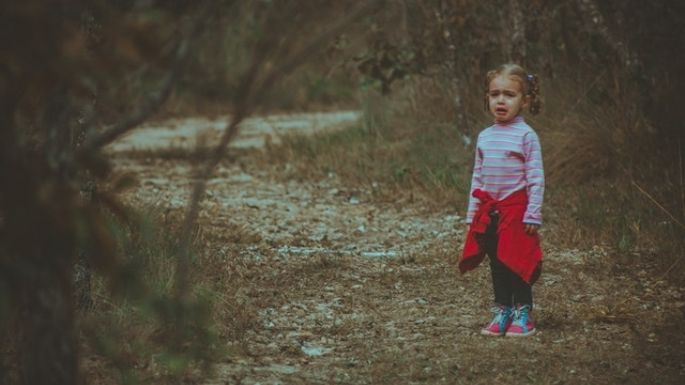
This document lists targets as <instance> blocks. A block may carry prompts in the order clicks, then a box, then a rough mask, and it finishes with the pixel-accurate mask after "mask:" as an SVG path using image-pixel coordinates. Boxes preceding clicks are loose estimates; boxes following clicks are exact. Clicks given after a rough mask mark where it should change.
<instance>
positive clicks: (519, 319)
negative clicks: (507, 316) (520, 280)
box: [506, 305, 535, 337]
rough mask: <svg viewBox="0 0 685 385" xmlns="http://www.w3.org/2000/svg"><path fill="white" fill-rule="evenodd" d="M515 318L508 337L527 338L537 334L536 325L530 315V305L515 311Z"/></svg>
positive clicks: (519, 307)
mask: <svg viewBox="0 0 685 385" xmlns="http://www.w3.org/2000/svg"><path fill="white" fill-rule="evenodd" d="M513 318H514V320H513V321H512V322H511V325H509V328H508V329H507V334H506V335H507V337H527V336H529V335H531V334H535V323H534V322H533V318H532V317H531V315H530V305H522V306H518V307H517V308H516V310H514V317H513Z"/></svg>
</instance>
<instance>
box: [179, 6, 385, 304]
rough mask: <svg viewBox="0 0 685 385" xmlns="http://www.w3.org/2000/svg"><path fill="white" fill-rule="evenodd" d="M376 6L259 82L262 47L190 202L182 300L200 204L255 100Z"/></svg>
mask: <svg viewBox="0 0 685 385" xmlns="http://www.w3.org/2000/svg"><path fill="white" fill-rule="evenodd" d="M375 5H376V2H375V1H371V2H365V3H364V4H362V5H360V6H357V7H356V8H355V9H353V10H352V11H351V12H349V13H348V14H347V16H346V17H344V18H342V19H340V20H339V21H337V22H336V23H335V24H334V25H333V26H331V27H330V28H329V29H328V30H326V31H325V32H323V33H321V34H319V35H318V36H317V37H316V38H314V39H313V40H312V41H310V42H309V43H308V44H306V45H305V46H304V47H303V48H302V49H300V50H299V51H297V52H295V53H293V54H292V55H290V56H289V57H287V58H286V59H285V60H283V62H282V63H281V65H280V66H279V67H277V68H276V69H274V70H272V71H271V72H270V73H269V74H268V75H267V76H266V77H265V78H264V79H263V80H262V81H258V75H259V70H260V69H261V64H262V62H263V60H264V57H265V55H266V52H265V50H264V49H259V47H258V48H257V49H256V50H255V52H254V56H253V59H252V65H251V66H250V71H249V72H248V73H247V74H246V75H245V77H243V82H242V84H241V87H240V88H239V90H238V92H237V93H236V99H235V100H234V105H235V107H236V108H235V111H234V116H233V117H232V118H231V121H230V123H229V124H228V125H227V126H226V128H225V129H224V133H223V135H222V137H221V140H220V143H219V144H218V145H217V146H216V147H215V149H214V151H213V153H212V156H211V157H210V158H209V160H208V161H207V163H206V166H205V167H204V168H203V169H202V170H201V172H200V173H199V175H198V178H197V180H196V182H195V185H194V187H193V193H192V195H191V197H190V203H189V204H188V207H187V209H186V215H185V218H184V221H183V225H182V228H181V229H182V230H181V240H180V255H179V258H178V260H177V262H178V265H177V272H178V273H179V274H178V275H177V277H178V281H177V287H176V291H177V295H178V296H179V298H183V297H184V296H186V295H187V294H188V291H187V288H188V282H187V275H186V274H185V273H183V272H185V271H187V268H188V265H189V261H190V240H191V232H192V229H193V227H194V226H195V222H196V220H197V216H198V213H199V210H200V202H201V200H202V196H203V195H204V192H205V189H206V185H207V180H208V179H209V178H210V177H211V175H212V173H213V172H214V169H215V168H216V166H217V165H218V164H219V162H220V161H221V159H222V158H223V156H224V154H225V153H226V149H227V147H228V144H229V143H230V142H231V141H232V140H233V139H234V138H235V136H236V135H237V133H238V130H239V127H240V123H241V122H242V121H243V120H244V119H245V118H246V117H247V116H249V114H250V113H251V112H252V110H253V108H254V107H255V105H254V103H255V101H256V100H259V98H260V97H261V96H262V95H264V93H266V92H267V91H268V90H270V89H271V87H272V86H273V84H274V83H275V82H276V81H278V80H279V79H280V78H282V77H283V76H285V75H287V74H288V73H290V72H292V71H293V70H294V69H296V68H297V67H298V66H299V65H301V64H302V63H304V61H305V60H306V58H307V57H309V56H310V55H312V54H313V53H314V52H316V51H317V50H318V49H320V48H321V47H322V46H323V44H325V43H326V42H328V41H329V40H330V39H332V38H333V37H335V36H336V35H338V34H339V33H341V32H342V31H343V30H344V29H345V28H346V27H347V26H349V25H350V24H351V23H352V22H354V21H355V20H357V19H358V18H359V17H360V16H362V15H364V14H366V13H367V12H369V11H370V10H371V9H372V8H373V6H375Z"/></svg>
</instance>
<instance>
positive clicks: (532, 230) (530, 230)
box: [525, 223, 540, 235]
mask: <svg viewBox="0 0 685 385" xmlns="http://www.w3.org/2000/svg"><path fill="white" fill-rule="evenodd" d="M525 225H526V227H525V230H526V234H528V235H535V234H537V233H538V229H539V228H540V225H536V224H533V223H526V224H525Z"/></svg>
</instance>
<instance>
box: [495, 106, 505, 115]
mask: <svg viewBox="0 0 685 385" xmlns="http://www.w3.org/2000/svg"><path fill="white" fill-rule="evenodd" d="M495 112H496V113H498V114H506V113H507V109H506V108H504V107H497V108H496V109H495Z"/></svg>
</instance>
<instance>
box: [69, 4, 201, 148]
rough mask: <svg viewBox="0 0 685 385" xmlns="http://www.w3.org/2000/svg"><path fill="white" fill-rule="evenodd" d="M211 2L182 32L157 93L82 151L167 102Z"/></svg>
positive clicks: (106, 141) (131, 126)
mask: <svg viewBox="0 0 685 385" xmlns="http://www.w3.org/2000/svg"><path fill="white" fill-rule="evenodd" d="M210 3H211V2H206V3H205V7H204V8H203V9H202V10H200V11H199V12H197V14H196V15H195V17H194V19H193V20H192V22H191V23H190V26H189V27H188V30H187V32H186V33H182V34H181V36H180V40H179V42H178V45H177V47H176V52H175V54H174V62H173V64H172V67H171V71H170V72H169V73H168V74H167V76H166V77H165V78H164V80H163V81H162V86H161V88H160V89H159V90H157V91H156V92H155V95H154V96H153V97H152V98H150V99H149V100H147V102H146V103H145V104H144V106H143V107H141V108H140V109H138V111H136V112H135V113H134V114H133V115H132V116H130V117H129V118H128V119H125V120H123V121H121V122H119V123H117V124H115V125H113V126H110V127H108V128H107V129H105V131H103V132H101V133H100V134H99V135H96V136H92V137H90V138H88V139H87V140H86V142H85V143H84V146H83V147H82V151H81V152H82V153H83V152H88V151H92V150H95V149H98V148H101V147H103V146H106V145H107V144H109V143H111V142H113V141H114V140H116V139H117V138H119V137H120V136H121V135H123V134H125V133H127V132H129V131H130V130H132V129H134V128H136V127H137V126H139V125H140V124H141V123H143V122H145V121H146V120H147V119H148V118H149V117H150V116H151V115H152V114H154V113H155V112H157V110H158V109H159V107H161V106H162V105H163V104H164V102H166V100H167V99H168V98H169V95H170V94H171V91H172V90H173V89H174V86H175V85H176V82H177V80H178V77H179V76H180V74H181V72H182V71H183V67H184V65H185V63H186V59H187V58H188V54H189V52H190V49H189V46H190V43H191V42H192V41H193V40H194V39H195V37H196V36H197V35H198V33H199V32H200V31H201V30H202V29H201V28H200V27H201V26H202V22H203V21H205V20H206V17H207V15H208V14H209V11H210V9H211V7H210V6H209V4H210Z"/></svg>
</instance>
